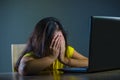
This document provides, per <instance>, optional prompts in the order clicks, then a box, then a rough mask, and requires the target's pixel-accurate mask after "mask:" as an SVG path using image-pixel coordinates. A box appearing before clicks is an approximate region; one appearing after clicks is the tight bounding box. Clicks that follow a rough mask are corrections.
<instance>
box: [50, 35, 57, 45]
mask: <svg viewBox="0 0 120 80" xmlns="http://www.w3.org/2000/svg"><path fill="white" fill-rule="evenodd" d="M58 36H59V35H55V36H54V37H53V39H52V42H51V45H50V47H53V46H54V43H55V40H56V38H57V37H58Z"/></svg>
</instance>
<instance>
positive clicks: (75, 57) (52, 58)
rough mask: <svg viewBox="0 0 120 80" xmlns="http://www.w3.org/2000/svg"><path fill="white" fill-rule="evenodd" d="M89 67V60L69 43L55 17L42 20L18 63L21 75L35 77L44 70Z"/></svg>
mask: <svg viewBox="0 0 120 80" xmlns="http://www.w3.org/2000/svg"><path fill="white" fill-rule="evenodd" d="M65 65H66V66H71V67H85V66H88V58H86V57H85V56H83V55H81V54H80V53H78V52H77V51H76V50H75V49H74V48H73V47H71V46H69V45H68V43H67V37H66V34H65V31H64V30H63V27H62V25H61V23H60V22H59V21H58V20H57V19H56V18H54V17H47V18H44V19H42V20H40V21H39V22H38V23H37V24H36V26H35V29H34V31H33V33H32V35H31V37H30V39H29V41H28V43H27V46H26V48H25V50H24V51H23V53H22V55H21V57H20V58H19V59H18V61H17V63H16V67H15V69H16V71H18V72H19V73H20V74H21V75H35V74H37V73H39V72H40V71H42V70H54V69H60V68H63V67H64V66H65Z"/></svg>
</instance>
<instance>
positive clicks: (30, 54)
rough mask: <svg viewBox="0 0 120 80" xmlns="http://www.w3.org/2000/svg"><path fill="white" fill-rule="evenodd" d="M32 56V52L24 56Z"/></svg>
mask: <svg viewBox="0 0 120 80" xmlns="http://www.w3.org/2000/svg"><path fill="white" fill-rule="evenodd" d="M30 56H32V52H29V53H26V54H25V55H24V56H23V57H30Z"/></svg>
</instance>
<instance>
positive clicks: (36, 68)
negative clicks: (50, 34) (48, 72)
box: [19, 57, 55, 75]
mask: <svg viewBox="0 0 120 80" xmlns="http://www.w3.org/2000/svg"><path fill="white" fill-rule="evenodd" d="M54 60H55V58H53V57H44V58H40V59H34V60H30V61H28V62H21V64H20V66H19V73H20V74H22V75H31V74H32V75H33V74H38V73H39V72H40V71H42V70H44V69H46V68H47V67H49V66H50V65H51V64H52V63H53V62H54ZM20 67H22V68H20Z"/></svg>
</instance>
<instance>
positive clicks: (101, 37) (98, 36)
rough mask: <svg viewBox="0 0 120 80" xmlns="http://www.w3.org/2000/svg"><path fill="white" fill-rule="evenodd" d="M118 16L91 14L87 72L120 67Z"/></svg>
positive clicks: (119, 27)
mask: <svg viewBox="0 0 120 80" xmlns="http://www.w3.org/2000/svg"><path fill="white" fill-rule="evenodd" d="M119 61H120V17H107V16H92V17H91V31H90V47H89V68H88V71H89V72H93V71H103V70H110V69H118V68H120V63H119Z"/></svg>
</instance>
